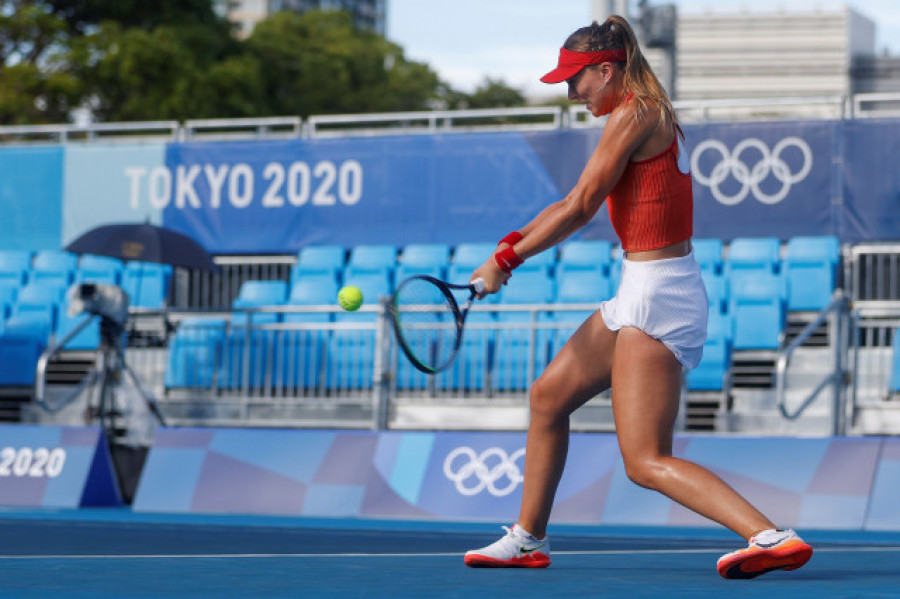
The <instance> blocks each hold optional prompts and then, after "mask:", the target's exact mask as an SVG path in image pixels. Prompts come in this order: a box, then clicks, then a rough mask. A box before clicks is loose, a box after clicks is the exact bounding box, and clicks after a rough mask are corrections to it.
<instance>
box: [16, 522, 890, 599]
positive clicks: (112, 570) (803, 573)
mask: <svg viewBox="0 0 900 599" xmlns="http://www.w3.org/2000/svg"><path fill="white" fill-rule="evenodd" d="M500 532H501V531H500V529H499V528H498V527H497V526H495V525H493V524H483V523H458V524H457V523H446V522H441V523H438V522H409V521H387V520H384V521H380V520H314V519H299V518H270V517H246V516H182V515H159V514H135V513H132V512H131V511H130V510H71V511H68V510H66V511H9V512H3V513H2V514H0V537H2V539H3V545H2V548H0V568H2V571H3V573H4V576H3V583H2V587H0V596H2V597H46V596H50V595H52V596H54V597H66V598H69V597H207V596H216V595H217V596H227V597H358V596H366V597H425V596H428V597H504V596H511V595H521V594H527V595H528V596H540V595H542V594H551V593H552V594H553V596H574V595H576V594H578V595H581V594H586V593H590V594H598V595H602V596H609V597H621V596H628V597H659V596H662V595H667V596H669V597H708V596H715V597H723V596H728V597H750V596H753V597H758V596H759V595H760V593H765V594H766V595H767V596H768V595H773V596H774V595H781V594H786V593H790V594H792V595H793V596H799V597H849V596H865V597H895V596H896V593H897V588H898V584H900V534H896V533H860V532H852V533H847V532H834V531H828V532H826V531H802V532H803V534H804V537H805V538H806V539H807V540H808V541H810V542H811V543H812V544H813V546H814V547H815V549H816V553H815V555H814V556H813V559H812V561H811V562H810V563H809V564H808V565H807V566H806V567H804V568H803V569H801V570H798V571H796V572H774V573H771V574H768V575H766V576H763V577H761V578H758V579H755V580H752V581H728V580H723V579H721V578H719V576H718V574H716V571H715V561H716V559H717V558H718V556H719V555H720V554H722V553H724V552H726V551H730V550H733V549H736V548H738V547H739V546H740V545H741V543H740V540H738V539H735V538H733V536H732V535H731V534H730V533H728V532H727V531H723V530H719V529H706V528H675V529H673V528H671V527H667V528H665V529H664V528H613V527H595V526H590V527H588V526H585V527H579V526H571V525H569V526H561V527H556V528H553V529H552V535H553V536H552V542H553V548H552V551H553V553H552V557H553V565H552V566H551V567H550V568H549V569H546V570H490V569H469V568H466V567H465V566H464V565H463V563H462V553H463V552H464V551H465V550H466V549H470V548H474V547H478V546H482V545H484V544H487V543H489V542H492V541H493V540H495V539H496V537H497V536H498V534H499V533H500Z"/></svg>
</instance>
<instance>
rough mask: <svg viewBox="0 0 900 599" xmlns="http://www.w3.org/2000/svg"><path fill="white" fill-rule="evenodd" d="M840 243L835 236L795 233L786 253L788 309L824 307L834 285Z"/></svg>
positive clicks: (785, 271)
mask: <svg viewBox="0 0 900 599" xmlns="http://www.w3.org/2000/svg"><path fill="white" fill-rule="evenodd" d="M839 261H840V243H839V242H838V240H837V238H836V237H827V236H825V237H793V238H791V239H789V240H788V243H787V250H786V253H785V257H784V276H785V283H786V285H787V309H788V310H821V309H822V308H824V307H825V306H827V305H828V303H829V302H830V301H831V295H832V293H833V292H834V288H835V279H836V275H837V266H838V262H839Z"/></svg>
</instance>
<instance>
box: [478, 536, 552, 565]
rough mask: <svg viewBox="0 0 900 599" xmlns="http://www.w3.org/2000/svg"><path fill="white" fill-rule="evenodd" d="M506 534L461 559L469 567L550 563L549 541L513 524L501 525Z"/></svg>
mask: <svg viewBox="0 0 900 599" xmlns="http://www.w3.org/2000/svg"><path fill="white" fill-rule="evenodd" d="M503 530H505V531H506V535H505V536H504V537H502V538H501V539H500V540H499V541H497V542H495V543H491V544H490V545H488V546H487V547H483V548H481V549H473V550H472V551H468V552H466V556H465V557H464V558H463V561H464V562H465V563H466V565H467V566H469V567H470V568H546V567H547V566H549V565H550V542H549V541H548V540H547V539H546V538H544V539H538V538H537V537H535V536H534V535H531V534H528V533H527V532H526V531H524V530H522V529H520V528H519V526H518V525H513V526H512V528H507V527H506V526H504V527H503Z"/></svg>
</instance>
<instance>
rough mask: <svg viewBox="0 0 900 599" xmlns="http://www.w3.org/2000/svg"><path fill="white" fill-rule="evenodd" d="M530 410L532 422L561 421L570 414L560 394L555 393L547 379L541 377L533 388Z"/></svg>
mask: <svg viewBox="0 0 900 599" xmlns="http://www.w3.org/2000/svg"><path fill="white" fill-rule="evenodd" d="M529 401H530V408H531V418H532V420H533V419H535V418H536V417H537V418H542V419H549V420H554V421H555V420H560V419H563V418H567V417H568V414H567V413H565V410H564V409H563V408H562V404H561V403H560V401H559V392H558V390H556V392H554V388H553V385H551V384H549V383H548V382H547V379H546V378H545V377H539V378H538V380H536V381H535V382H534V384H532V386H531V396H530V399H529Z"/></svg>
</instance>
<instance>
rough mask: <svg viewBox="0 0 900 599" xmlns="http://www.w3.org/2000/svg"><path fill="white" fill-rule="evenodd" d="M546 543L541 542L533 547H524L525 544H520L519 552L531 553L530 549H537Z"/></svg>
mask: <svg viewBox="0 0 900 599" xmlns="http://www.w3.org/2000/svg"><path fill="white" fill-rule="evenodd" d="M545 544H546V543H541V544H540V545H535V546H534V547H526V546H525V545H521V546H520V547H519V553H531V552H532V551H537V550H538V549H540V548H541V547H543V546H544V545H545Z"/></svg>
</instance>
